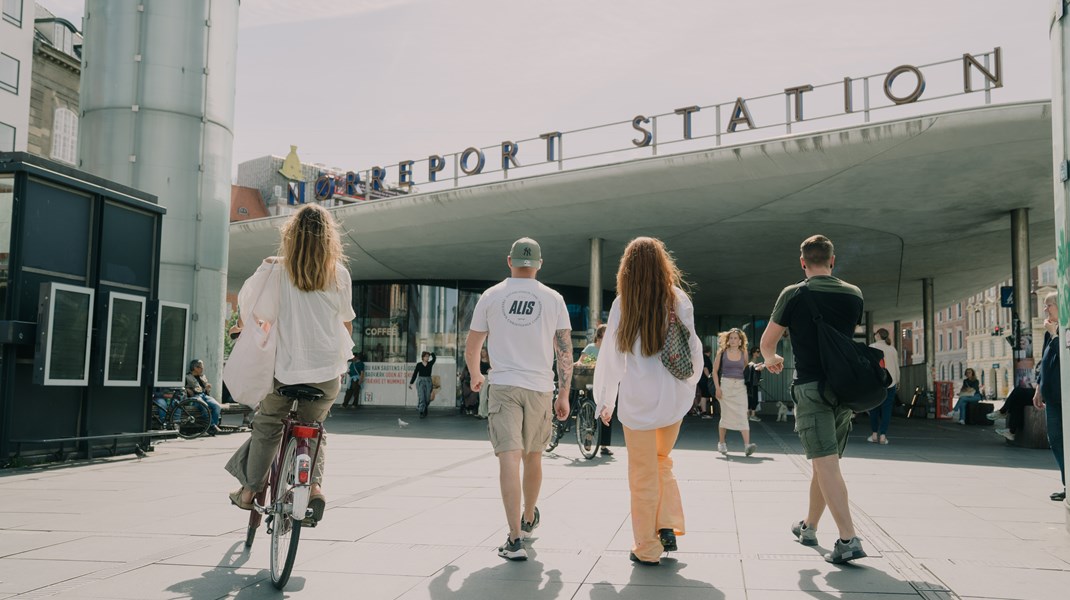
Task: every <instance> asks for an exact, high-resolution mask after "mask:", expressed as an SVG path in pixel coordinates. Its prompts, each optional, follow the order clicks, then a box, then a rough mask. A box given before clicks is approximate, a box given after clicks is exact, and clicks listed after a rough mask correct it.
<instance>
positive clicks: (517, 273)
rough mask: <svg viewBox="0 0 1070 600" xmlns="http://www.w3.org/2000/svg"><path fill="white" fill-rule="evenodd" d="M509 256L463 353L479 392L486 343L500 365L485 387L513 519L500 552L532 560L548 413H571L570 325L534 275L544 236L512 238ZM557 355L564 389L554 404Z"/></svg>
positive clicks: (557, 297) (479, 308)
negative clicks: (528, 538)
mask: <svg viewBox="0 0 1070 600" xmlns="http://www.w3.org/2000/svg"><path fill="white" fill-rule="evenodd" d="M507 262H508V263H509V271H510V273H511V277H509V278H508V279H506V280H504V281H502V282H501V283H499V284H497V285H495V286H493V287H491V288H490V289H488V290H487V291H486V292H484V293H483V295H482V296H480V298H479V302H477V303H476V308H475V312H474V314H473V315H472V326H471V330H470V331H469V332H468V341H467V343H466V346H465V353H464V358H465V362H466V363H467V365H468V371H469V372H470V373H471V374H472V391H475V392H478V391H479V390H480V389H481V388H482V387H483V386H484V385H488V384H487V383H486V382H485V381H484V377H483V375H482V374H481V373H480V371H479V351H480V349H481V348H482V347H483V342H484V341H486V342H487V351H488V353H489V354H490V362H491V364H493V365H494V369H493V370H492V371H490V373H489V376H490V378H491V379H493V380H494V381H492V382H490V384H489V385H490V387H489V388H488V391H487V393H488V401H487V404H488V410H489V415H488V420H487V428H488V431H489V433H490V442H491V445H492V446H493V447H494V454H495V455H496V456H497V457H498V466H499V469H500V477H499V479H500V484H501V492H502V503H503V504H504V505H505V517H506V519H507V520H508V521H509V535H508V536H507V537H506V540H505V544H504V545H502V546H501V547H500V548H498V555H499V556H501V557H503V558H507V559H509V560H527V558H528V553H527V550H525V549H524V543H523V536H524V535H530V534H531V531H532V530H533V529H535V528H536V527H538V525H539V509H538V507H536V505H535V503H536V501H537V500H538V498H539V488H540V487H541V486H542V452H543V449H544V448H546V444H547V442H549V441H550V430H551V428H552V423H551V415H550V412H551V410H553V411H554V412H556V413H557V418H558V419H561V420H564V419H566V418H567V417H568V409H569V406H568V394H569V386H570V384H571V382H572V325H571V323H570V322H569V318H568V309H567V308H565V300H564V298H562V297H561V294H558V293H557V292H555V291H554V290H552V289H550V288H548V287H546V286H545V285H543V284H541V283H539V282H538V281H536V280H535V275H536V274H537V273H538V271H539V269H540V268H541V267H542V249H541V248H539V244H538V242H536V241H535V240H533V239H531V238H521V239H519V240H517V241H516V242H513V247H512V249H511V250H510V251H509V257H508V259H507ZM555 358H556V360H557V380H558V395H557V402H556V403H554V406H553V407H552V409H551V406H550V405H551V402H552V400H553V392H554V374H553V363H554V359H555ZM521 463H523V465H524V481H523V485H521V480H520V465H521ZM522 499H523V511H521V500H522Z"/></svg>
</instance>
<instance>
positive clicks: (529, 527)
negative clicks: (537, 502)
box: [520, 506, 539, 537]
mask: <svg viewBox="0 0 1070 600" xmlns="http://www.w3.org/2000/svg"><path fill="white" fill-rule="evenodd" d="M538 526H539V507H538V506H536V507H535V516H534V517H532V519H531V522H528V521H525V520H524V515H520V531H521V532H522V533H521V535H520V537H530V536H531V532H532V531H533V530H534V529H535V528H536V527H538Z"/></svg>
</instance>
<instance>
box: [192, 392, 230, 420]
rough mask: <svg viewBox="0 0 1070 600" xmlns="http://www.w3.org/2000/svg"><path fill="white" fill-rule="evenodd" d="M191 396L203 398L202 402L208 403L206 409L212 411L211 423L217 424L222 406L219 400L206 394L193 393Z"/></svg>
mask: <svg viewBox="0 0 1070 600" xmlns="http://www.w3.org/2000/svg"><path fill="white" fill-rule="evenodd" d="M191 397H192V398H200V399H201V400H204V403H205V404H207V405H208V410H210V411H211V412H212V425H219V415H220V413H222V412H223V406H222V405H221V404H220V403H219V401H217V400H216V399H215V398H213V397H211V396H209V395H208V394H194V395H193V396H191Z"/></svg>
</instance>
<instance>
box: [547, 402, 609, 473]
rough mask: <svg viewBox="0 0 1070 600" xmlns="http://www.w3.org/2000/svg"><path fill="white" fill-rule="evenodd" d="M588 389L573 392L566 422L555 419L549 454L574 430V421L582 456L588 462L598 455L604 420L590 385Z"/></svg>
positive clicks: (548, 448) (548, 446)
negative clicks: (600, 415)
mask: <svg viewBox="0 0 1070 600" xmlns="http://www.w3.org/2000/svg"><path fill="white" fill-rule="evenodd" d="M585 388H586V389H579V390H573V391H572V393H571V394H570V396H571V399H570V401H569V405H570V406H569V416H568V417H566V418H565V420H564V421H559V420H557V417H554V423H553V431H552V432H551V434H550V443H549V444H548V445H547V446H546V451H547V452H553V451H554V449H555V448H557V446H558V444H560V443H561V439H562V438H564V437H565V434H566V433H568V432H569V430H570V429H571V428H572V425H571V423H572V421H573V420H575V421H576V443H577V444H578V445H579V447H580V454H582V455H583V457H584V458H586V459H587V460H591V459H592V458H594V457H595V454H597V453H598V440H599V438H600V437H601V434H602V420H601V419H599V418H598V412H597V410H596V409H597V406H596V405H595V401H594V395H593V394H591V390H590V385H589V384H588V385H587V386H585Z"/></svg>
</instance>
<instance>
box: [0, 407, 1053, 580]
mask: <svg viewBox="0 0 1070 600" xmlns="http://www.w3.org/2000/svg"><path fill="white" fill-rule="evenodd" d="M399 415H401V416H403V417H405V418H406V420H407V421H409V422H410V423H411V424H410V425H409V426H408V427H406V428H404V429H401V428H399V427H398V424H397V417H398V416H399ZM414 416H415V415H410V414H408V413H405V414H402V413H401V412H400V411H399V410H394V409H387V408H378V409H366V408H365V409H360V410H356V411H353V410H350V411H339V410H336V411H335V415H334V416H333V417H332V418H331V419H330V420H329V421H328V428H329V429H330V431H331V440H330V457H329V461H328V467H327V477H328V478H327V492H328V495H329V497H330V503H329V505H328V512H327V515H326V518H325V520H324V522H323V523H322V524H321V526H320V527H318V528H316V529H310V530H305V531H304V532H303V533H304V534H305V535H304V536H303V537H302V542H301V545H300V552H299V555H298V565H297V567H296V568H295V570H294V576H293V578H292V579H291V581H290V584H289V585H288V587H287V589H286V590H285V592H277V591H276V590H275V589H274V588H273V587H272V586H271V583H270V580H269V579H268V574H267V570H266V569H267V566H268V557H267V550H268V541H267V536H266V535H264V533H263V531H261V533H260V535H259V537H258V539H257V542H256V544H254V546H253V548H252V549H251V551H249V552H244V551H243V550H244V547H243V543H242V541H243V539H244V537H243V536H244V524H245V513H242V512H240V511H238V510H237V509H235V508H233V507H231V506H229V505H228V503H227V499H226V492H227V491H229V490H231V489H233V488H234V487H235V484H234V482H233V481H232V480H230V478H229V476H228V475H227V474H226V473H225V472H224V471H223V463H224V462H225V461H226V459H227V457H228V455H229V454H230V452H231V451H233V449H234V448H236V447H237V446H238V445H239V444H240V443H241V442H242V441H243V439H244V435H245V434H231V435H226V436H220V437H216V438H205V439H200V440H193V441H181V440H177V441H171V442H166V443H162V444H159V445H158V446H157V449H156V451H155V452H153V453H151V454H150V455H149V457H148V458H146V459H142V460H138V459H136V458H134V457H122V458H119V459H109V460H99V461H95V462H93V463H85V462H73V463H70V464H67V465H63V466H58V467H51V468H39V469H30V470H15V471H2V472H0V600H4V599H6V598H19V599H23V598H56V599H67V600H73V599H82V600H88V599H103V598H107V599H125V598H129V599H138V600H141V599H156V598H193V599H197V600H201V599H203V600H209V599H212V600H214V599H219V598H235V599H239V598H240V599H249V598H317V599H332V598H339V599H349V598H359V599H362V600H364V599H367V600H372V599H378V598H405V599H421V598H430V599H432V600H448V599H453V598H457V599H465V600H468V599H484V598H485V599H498V598H501V599H509V600H524V599H529V598H530V599H545V600H550V599H556V598H575V599H586V598H590V599H600V600H615V599H631V598H634V599H651V598H664V599H667V600H684V599H690V598H696V599H700V598H701V599H703V600H708V599H714V600H717V599H722V598H723V599H737V598H748V599H751V600H780V599H788V598H817V599H822V600H824V599H832V598H853V599H862V598H874V599H877V598H879V599H884V600H897V599H899V598H903V599H906V598H916V597H923V598H956V597H959V598H1022V599H1028V600H1040V599H1043V598H1053V599H1054V598H1058V599H1060V600H1065V599H1066V598H1068V597H1070V592H1068V591H1067V590H1070V533H1068V531H1067V526H1066V524H1065V522H1064V518H1065V513H1064V509H1063V507H1061V506H1060V505H1059V504H1057V503H1055V502H1052V501H1050V500H1048V495H1049V494H1050V493H1051V492H1053V491H1055V490H1056V489H1057V488H1058V473H1057V471H1056V470H1055V463H1054V460H1053V458H1052V456H1051V453H1050V452H1049V451H1047V450H1025V449H1020V448H1013V447H1008V446H1006V445H1005V444H1004V443H1003V442H1002V440H1001V439H1000V438H997V437H996V436H995V435H994V434H993V433H992V431H991V429H990V428H980V427H962V426H958V425H953V424H946V423H937V422H934V421H924V420H922V421H909V422H908V421H906V420H901V419H897V420H896V421H895V422H894V423H893V427H892V431H891V434H890V438H891V441H892V443H891V444H890V445H887V446H878V445H875V444H867V443H865V436H866V435H867V434H868V427H867V426H866V424H865V423H863V421H862V420H861V419H859V422H858V425H857V427H858V428H859V429H858V431H856V433H855V434H854V435H853V436H852V440H851V444H850V445H849V447H848V456H847V457H846V458H845V460H844V462H843V469H844V472H845V475H846V478H847V481H848V486H849V488H850V492H851V501H852V504H853V510H854V515H855V521H856V524H857V526H858V529H859V531H860V534H861V535H862V537H863V538H864V540H865V544H866V549H867V551H868V552H869V553H870V555H871V558H869V559H867V560H863V561H859V562H858V563H857V564H854V565H849V566H842V567H841V566H834V565H830V564H827V563H826V562H825V561H824V560H822V558H821V556H820V554H821V552H822V551H823V550H822V548H820V547H818V548H807V547H804V546H801V545H799V544H798V543H796V542H795V540H794V538H793V537H792V536H791V534H790V532H789V531H788V526H789V524H790V523H791V522H792V521H793V520H797V519H799V518H801V517H802V515H803V513H804V511H805V502H806V496H807V486H808V480H809V470H808V469H809V467H808V465H807V462H806V461H805V460H804V459H803V458H802V456H801V454H800V452H801V449H800V447H799V444H798V441H797V439H796V437H795V436H794V434H793V433H792V432H791V424H790V423H774V422H770V421H768V420H767V421H763V422H761V423H756V424H754V425H755V426H754V428H753V430H752V433H753V435H754V439H755V441H757V443H758V444H759V451H758V454H757V455H755V456H753V457H750V458H745V457H743V456H742V455H741V453H740V452H739V451H740V450H741V449H742V443H741V441H740V438H739V436H738V434H734V433H730V434H729V436H730V437H729V445H730V449H731V450H732V451H733V454H732V455H731V457H730V458H729V459H724V458H722V457H721V456H720V455H719V454H717V453H716V452H714V447H715V443H714V442H715V441H716V440H715V436H716V428H715V427H716V424H715V422H714V421H701V420H691V419H688V420H687V421H685V424H684V428H683V432H682V435H681V439H680V442H679V444H678V445H677V449H676V450H675V451H674V458H675V462H676V467H675V470H676V475H677V478H678V479H679V480H680V487H681V491H682V495H683V498H684V503H685V512H686V515H687V529H688V531H687V535H685V536H683V537H681V538H680V552H678V553H674V554H673V555H672V557H671V558H669V559H666V560H663V562H662V565H661V566H660V567H657V568H643V567H634V566H633V565H632V564H631V563H630V562H629V561H628V550H629V548H630V544H631V537H632V534H631V528H630V520H629V516H628V492H627V471H626V466H627V465H626V463H627V460H626V458H625V456H624V452H623V448H619V445H620V443H621V442H622V441H623V440H622V435H621V433H620V431H616V432H614V434H615V435H614V438H615V442H617V446H618V449H619V450H620V451H619V452H618V453H617V454H616V456H615V457H612V458H601V457H599V458H596V459H594V460H592V461H585V460H583V459H582V458H580V455H579V452H578V449H577V448H576V446H575V444H570V443H569V442H568V441H567V440H566V441H565V442H564V443H562V445H561V446H560V447H559V448H558V451H557V453H556V454H553V455H546V457H545V460H544V475H545V481H544V485H543V490H542V499H541V501H540V503H539V506H540V510H541V512H542V516H543V523H542V525H541V526H540V528H539V529H538V530H537V531H536V534H537V535H536V538H535V539H534V540H533V542H532V544H531V545H530V547H531V548H532V551H531V559H530V560H529V561H528V562H527V563H508V562H506V561H503V560H502V559H500V558H498V557H497V555H496V554H495V552H494V551H493V549H494V548H495V547H496V546H497V545H498V544H499V543H500V542H501V541H502V540H503V538H504V537H505V531H506V529H505V527H504V524H503V521H504V516H503V512H502V508H501V503H500V501H499V499H498V487H497V486H498V483H497V463H496V461H495V459H494V457H493V455H492V453H491V452H490V447H489V444H488V443H487V442H486V434H485V425H484V423H483V422H480V421H476V420H474V419H472V418H470V417H462V416H458V415H455V414H453V413H445V412H443V413H440V414H436V413H434V412H433V413H432V415H431V417H430V418H428V419H426V420H418V419H416V418H413V417H414ZM819 531H820V536H819V539H820V541H821V542H822V545H823V546H828V545H830V544H831V542H832V540H833V539H834V535H835V529H834V526H833V524H832V519H831V517H830V516H828V515H826V517H825V520H824V521H823V522H822V526H821V527H820V530H819Z"/></svg>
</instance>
